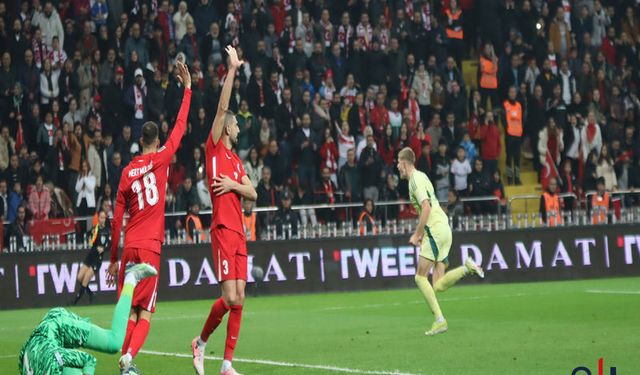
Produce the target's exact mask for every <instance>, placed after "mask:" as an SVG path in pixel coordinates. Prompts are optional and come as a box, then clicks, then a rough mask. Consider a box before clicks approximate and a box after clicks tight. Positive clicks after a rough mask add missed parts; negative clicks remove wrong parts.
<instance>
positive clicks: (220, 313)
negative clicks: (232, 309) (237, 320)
mask: <svg viewBox="0 0 640 375" xmlns="http://www.w3.org/2000/svg"><path fill="white" fill-rule="evenodd" d="M227 311H229V305H227V303H226V302H225V301H224V300H223V299H222V297H220V298H218V299H217V300H216V302H214V303H213V306H211V312H210V313H209V317H208V318H207V321H206V322H205V323H204V327H202V332H201V333H200V339H201V340H202V341H204V342H207V340H209V336H211V334H212V333H213V331H215V329H216V328H218V325H220V322H221V321H222V318H223V317H224V314H226V313H227Z"/></svg>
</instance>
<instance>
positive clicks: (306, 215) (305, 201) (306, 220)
mask: <svg viewBox="0 0 640 375" xmlns="http://www.w3.org/2000/svg"><path fill="white" fill-rule="evenodd" d="M314 198H315V197H314V196H313V194H311V193H310V192H308V191H306V190H305V189H304V187H302V186H298V189H296V192H295V194H294V195H293V205H294V206H308V205H312V204H314V203H315V201H314ZM298 214H299V215H300V220H301V222H302V226H303V227H306V226H307V224H311V226H312V227H315V226H316V225H318V219H317V216H316V211H315V209H313V208H307V209H298Z"/></svg>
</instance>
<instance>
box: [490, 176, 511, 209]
mask: <svg viewBox="0 0 640 375" xmlns="http://www.w3.org/2000/svg"><path fill="white" fill-rule="evenodd" d="M490 190H491V193H492V194H493V195H494V196H495V197H496V198H498V205H499V212H503V213H504V212H507V196H506V195H505V194H504V185H502V180H501V177H500V170H499V169H496V170H495V171H493V175H492V178H491V187H490ZM496 209H498V207H496Z"/></svg>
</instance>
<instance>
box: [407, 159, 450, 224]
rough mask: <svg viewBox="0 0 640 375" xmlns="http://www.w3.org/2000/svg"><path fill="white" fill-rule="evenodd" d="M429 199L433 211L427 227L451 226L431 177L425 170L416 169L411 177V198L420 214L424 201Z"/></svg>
mask: <svg viewBox="0 0 640 375" xmlns="http://www.w3.org/2000/svg"><path fill="white" fill-rule="evenodd" d="M425 199H427V200H428V201H429V204H430V205H431V212H430V213H429V218H428V219H427V227H429V228H430V229H433V228H435V227H436V226H438V225H446V226H447V227H448V226H449V219H448V218H447V214H445V213H444V211H443V210H442V207H440V202H438V197H437V196H436V194H435V191H434V189H433V185H432V184H431V181H429V177H427V175H426V174H424V173H423V172H421V171H419V170H417V169H415V170H414V171H413V173H412V174H411V177H410V178H409V200H410V201H411V204H412V205H413V207H415V209H416V211H417V212H418V216H420V214H421V213H422V202H423V201H424V200H425Z"/></svg>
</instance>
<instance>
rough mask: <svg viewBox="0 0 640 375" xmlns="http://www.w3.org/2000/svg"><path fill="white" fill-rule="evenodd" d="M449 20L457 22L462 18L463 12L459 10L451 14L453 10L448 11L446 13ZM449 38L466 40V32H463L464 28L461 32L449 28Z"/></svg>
mask: <svg viewBox="0 0 640 375" xmlns="http://www.w3.org/2000/svg"><path fill="white" fill-rule="evenodd" d="M446 14H447V18H448V19H450V20H452V21H454V22H455V21H457V20H458V19H460V16H462V10H460V9H458V10H457V11H456V12H455V13H453V14H452V13H451V9H447V11H446ZM447 37H448V38H449V39H464V31H462V27H460V29H459V30H455V29H453V28H451V27H447Z"/></svg>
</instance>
